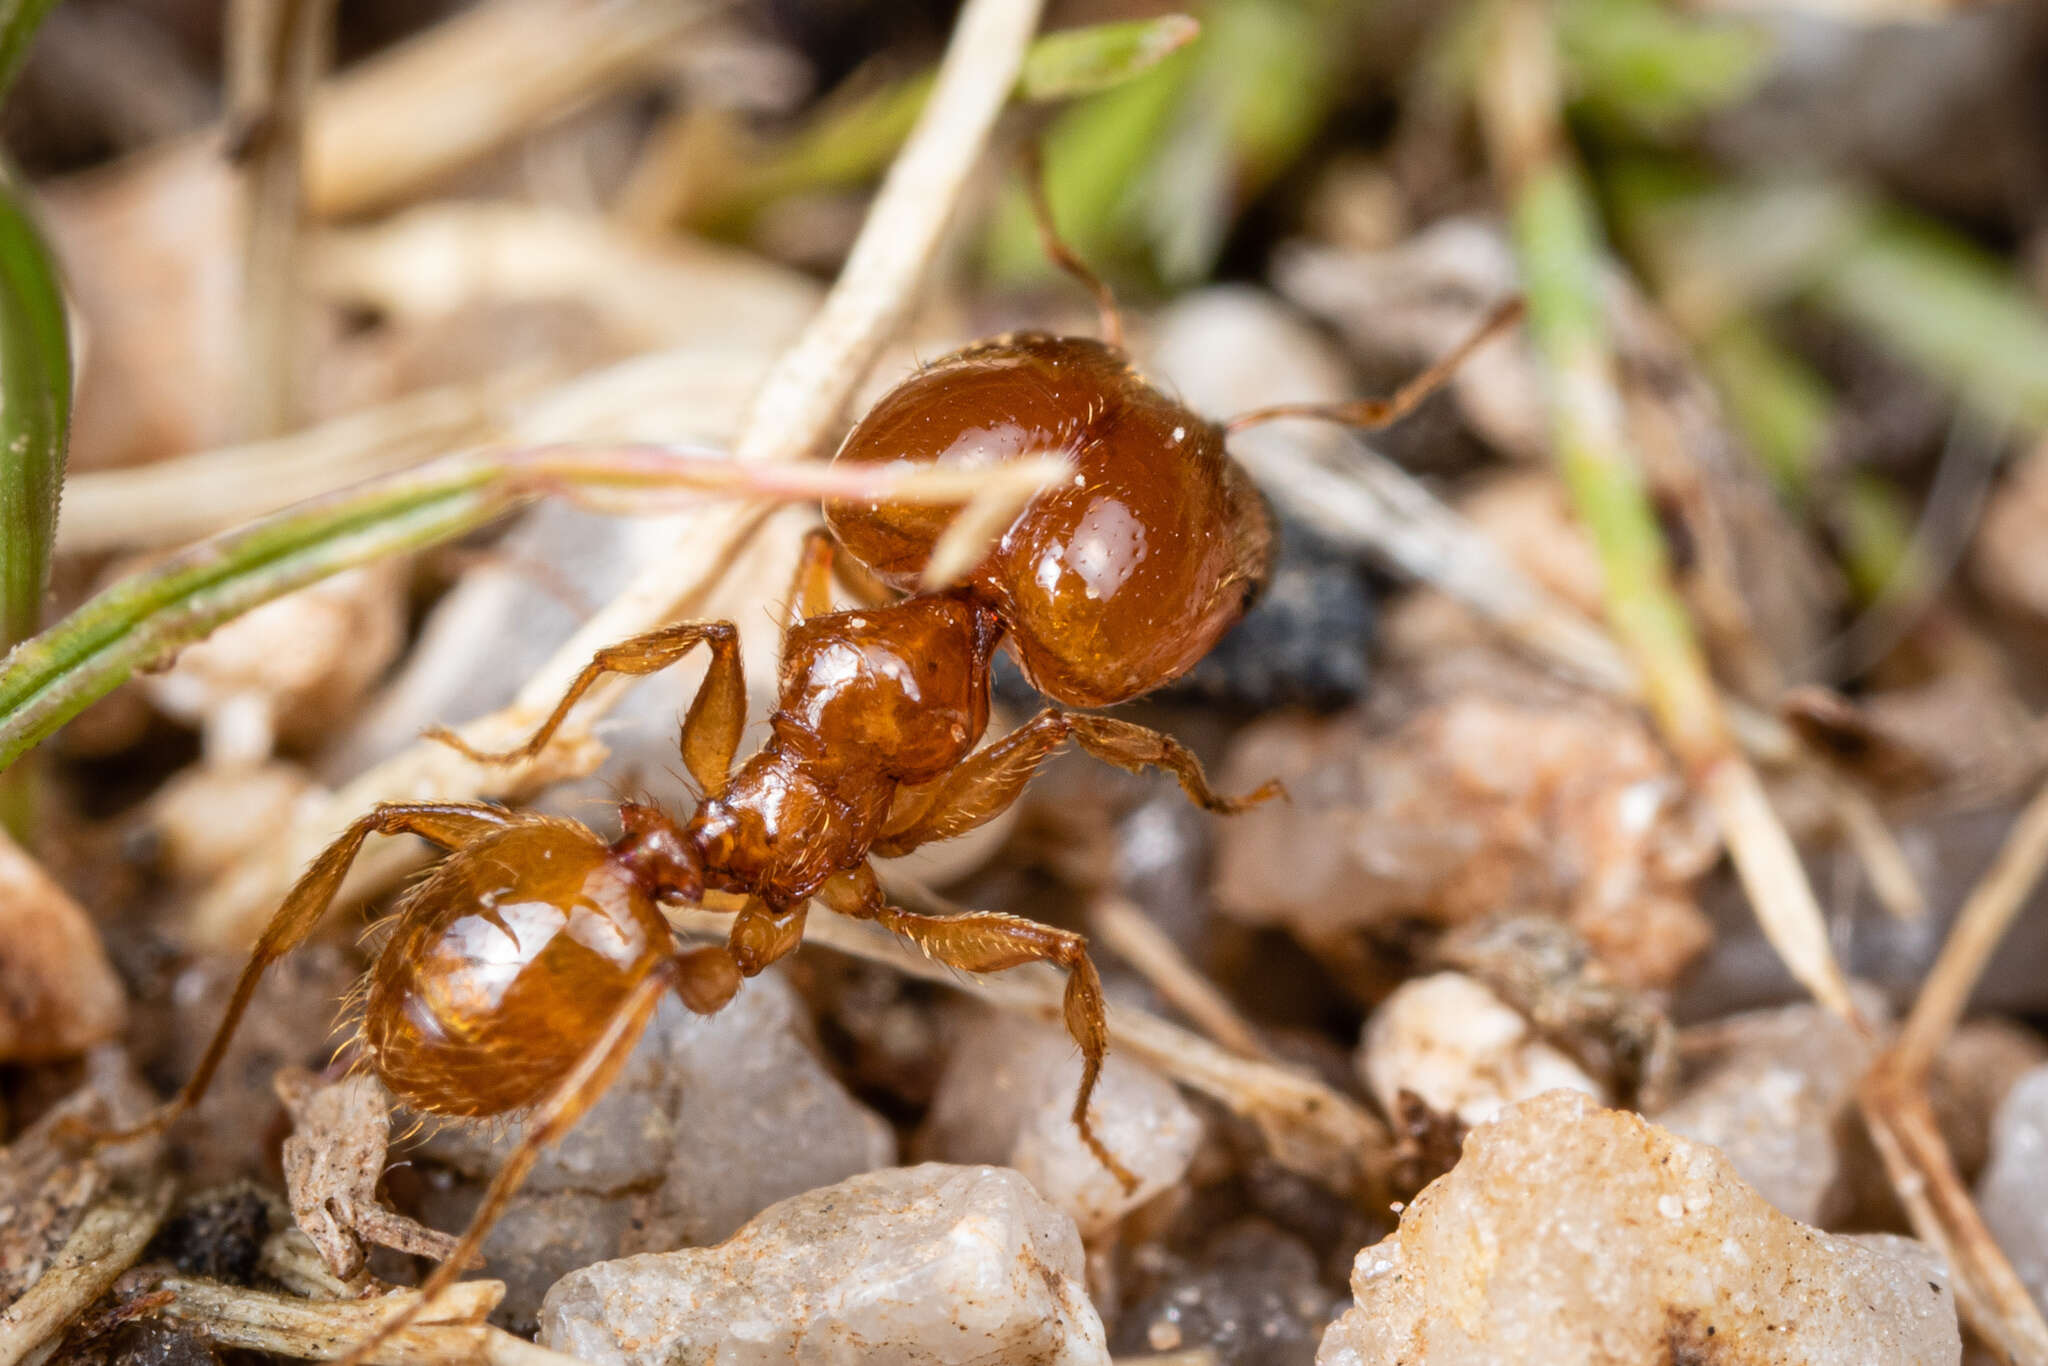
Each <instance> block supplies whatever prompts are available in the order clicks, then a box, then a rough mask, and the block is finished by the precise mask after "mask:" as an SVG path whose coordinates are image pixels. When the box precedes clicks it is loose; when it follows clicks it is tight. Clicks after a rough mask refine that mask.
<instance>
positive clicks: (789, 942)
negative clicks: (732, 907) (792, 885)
mask: <svg viewBox="0 0 2048 1366" xmlns="http://www.w3.org/2000/svg"><path fill="white" fill-rule="evenodd" d="M809 909H810V903H809V902H807V901H799V902H797V903H796V904H795V905H793V906H771V905H769V904H768V903H767V902H765V901H760V900H757V899H749V900H748V902H747V904H746V905H745V906H743V907H742V908H741V909H740V913H739V915H738V916H736V917H735V918H734V920H733V922H732V933H731V935H730V936H729V937H728V938H727V941H726V942H727V946H728V948H729V950H730V951H731V954H732V960H733V962H735V963H737V964H739V969H740V971H741V972H742V973H743V974H745V975H746V976H748V977H753V976H757V975H758V974H759V973H760V972H761V971H762V970H763V969H765V968H766V967H767V966H768V965H769V964H770V963H773V962H774V961H775V960H776V959H778V958H782V957H785V956H787V955H788V954H789V953H790V952H791V951H793V950H794V949H795V948H796V946H797V945H798V944H801V943H802V942H803V940H804V914H805V912H806V911H808V910H809Z"/></svg>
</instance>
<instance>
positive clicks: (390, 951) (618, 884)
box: [362, 819, 671, 1117]
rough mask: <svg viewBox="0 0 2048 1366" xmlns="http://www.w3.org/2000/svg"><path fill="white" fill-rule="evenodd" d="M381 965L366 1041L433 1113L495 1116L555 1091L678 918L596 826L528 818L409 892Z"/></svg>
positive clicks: (379, 1066)
mask: <svg viewBox="0 0 2048 1366" xmlns="http://www.w3.org/2000/svg"><path fill="white" fill-rule="evenodd" d="M397 920H398V924H397V928H396V929H395V930H394V931H393V932H392V937H391V941H390V943H389V944H388V945H387V946H386V948H385V950H384V951H383V952H382V953H380V954H378V956H377V961H376V963H375V964H374V965H373V966H372V968H371V970H370V986H369V993H368V999H367V1000H366V1002H365V1007H364V1014H363V1026H362V1028H363V1041H364V1043H365V1044H366V1045H367V1047H368V1052H369V1059H370V1062H371V1065H372V1066H373V1067H374V1068H375V1069H376V1072H377V1075H378V1076H379V1077H381V1078H382V1079H383V1081H384V1084H385V1085H386V1086H387V1087H389V1088H390V1090H391V1092H392V1093H393V1094H394V1095H395V1096H396V1097H397V1098H398V1099H399V1100H401V1101H403V1102H404V1103H405V1104H406V1105H408V1106H410V1107H411V1108H412V1109H414V1110H416V1111H419V1112H421V1113H424V1114H437V1115H457V1116H475V1117H482V1116H489V1115H502V1114H509V1113H512V1112H515V1111H519V1110H523V1109H526V1108H527V1107H529V1106H532V1105H535V1104H537V1103H538V1102H540V1101H541V1100H543V1099H544V1098H546V1097H547V1096H548V1095H549V1094H550V1093H551V1092H552V1091H553V1090H554V1089H555V1087H556V1086H557V1085H558V1084H559V1083H560V1082H561V1081H562V1079H563V1078H564V1077H566V1076H567V1075H568V1074H569V1072H570V1070H571V1069H572V1068H574V1067H575V1065H576V1063H577V1062H578V1060H579V1059H581V1058H582V1057H583V1056H584V1055H585V1054H586V1053H587V1052H589V1050H590V1048H591V1045H592V1044H594V1043H595V1042H596V1041H597V1039H598V1037H599V1036H600V1035H602V1034H603V1033H604V1031H605V1028H606V1026H607V1025H609V1024H610V1023H611V1021H612V1019H613V1018H614V1017H615V1016H616V1015H617V1014H618V1010H619V1004H620V1002H621V1001H623V1000H624V999H625V998H626V997H627V995H629V994H630V993H631V991H632V989H633V987H634V985H635V984H636V983H637V982H638V981H639V980H640V979H641V978H643V977H645V976H646V975H647V973H648V972H649V971H650V970H651V969H652V968H653V967H654V966H655V964H656V963H658V962H659V961H660V960H661V959H662V958H663V957H665V956H666V955H667V954H668V953H669V952H670V943H671V937H670V933H669V928H668V922H667V921H666V920H664V919H663V918H662V915H661V912H660V911H658V910H657V909H656V908H655V905H654V902H653V901H652V900H651V899H650V898H649V896H648V895H647V892H646V891H645V890H643V887H642V884H641V883H640V882H639V881H638V880H636V878H635V876H634V874H633V872H632V871H631V870H630V869H629V868H627V867H626V866H624V864H622V863H621V861H620V860H619V859H618V858H617V857H615V856H614V854H613V852H612V851H611V850H609V849H608V848H606V846H605V845H604V844H603V843H602V842H601V841H600V840H599V839H598V838H597V836H596V835H594V834H592V833H591V832H590V831H589V830H587V829H585V828H583V827H582V826H580V825H573V824H570V823H568V822H562V821H549V820H540V819H533V820H526V821H521V822H519V823H517V824H514V825H510V826H508V827H507V828H505V829H504V830H502V831H499V832H497V833H494V834H491V835H488V836H486V837H485V838H483V839H482V840H480V841H478V842H477V843H476V844H474V845H471V846H469V847H467V848H465V849H462V850H460V851H458V852H457V853H455V854H454V855H453V856H451V857H450V858H448V859H446V860H445V861H443V862H442V863H441V865H440V866H439V867H438V868H436V869H435V870H434V872H433V874H432V875H431V876H429V877H428V878H427V879H426V880H425V881H424V882H422V883H420V885H419V886H418V887H417V888H416V889H414V891H413V892H412V893H411V894H410V895H409V896H408V897H407V898H406V900H405V903H404V905H403V906H402V907H401V908H400V910H399V912H398V915H397Z"/></svg>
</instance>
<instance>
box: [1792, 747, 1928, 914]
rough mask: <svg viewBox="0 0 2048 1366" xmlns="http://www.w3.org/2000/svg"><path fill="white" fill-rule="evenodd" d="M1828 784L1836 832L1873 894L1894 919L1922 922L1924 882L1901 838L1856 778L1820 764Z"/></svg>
mask: <svg viewBox="0 0 2048 1366" xmlns="http://www.w3.org/2000/svg"><path fill="white" fill-rule="evenodd" d="M1815 769H1816V771H1817V772H1818V773H1819V775H1820V778H1821V781H1822V783H1823V784H1824V785H1825V791H1826V793H1827V798H1828V804H1829V807H1830V809H1831V810H1832V812H1833V814H1834V818H1835V826H1836V829H1837V830H1839V831H1840V832H1841V836H1842V838H1843V839H1844V840H1846V841H1847V842H1848V845H1849V848H1850V849H1851V851H1852V852H1854V854H1855V856H1856V860H1857V862H1858V863H1860V864H1862V865H1863V871H1864V874H1865V875H1866V876H1867V877H1868V878H1869V879H1870V890H1871V894H1872V895H1874V896H1875V897H1876V898H1877V902H1878V904H1879V905H1880V906H1882V907H1884V909H1885V911H1886V913H1887V914H1889V915H1890V916H1891V917H1892V918H1893V919H1894V920H1918V919H1920V918H1921V917H1923V916H1925V915H1926V914H1927V896H1926V893H1924V892H1923V891H1922V890H1921V889H1920V879H1919V877H1918V875H1917V874H1915V873H1914V872H1913V865H1912V864H1911V863H1910V862H1908V861H1907V859H1906V851H1905V850H1904V849H1902V848H1900V847H1899V841H1898V837H1897V836H1896V835H1894V834H1893V833H1892V828H1891V827H1890V826H1889V825H1886V824H1885V821H1884V816H1883V814H1882V813H1880V812H1879V811H1878V809H1877V803H1876V802H1875V801H1873V800H1872V799H1871V796H1870V794H1869V793H1868V792H1866V791H1864V790H1863V789H1862V788H1861V787H1860V786H1858V785H1857V784H1856V783H1855V782H1854V781H1853V780H1852V779H1849V778H1847V777H1844V776H1843V775H1841V774H1838V773H1833V772H1830V771H1828V770H1827V769H1826V768H1825V767H1824V766H1822V765H1820V764H1818V763H1816V764H1815Z"/></svg>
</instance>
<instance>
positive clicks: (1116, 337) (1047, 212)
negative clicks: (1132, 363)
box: [1024, 137, 1124, 351]
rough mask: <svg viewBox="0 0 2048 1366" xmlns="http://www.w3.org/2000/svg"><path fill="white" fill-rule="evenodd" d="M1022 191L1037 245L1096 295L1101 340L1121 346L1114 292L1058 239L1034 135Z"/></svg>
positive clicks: (1120, 319) (1121, 325) (1121, 329)
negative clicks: (1100, 325)
mask: <svg viewBox="0 0 2048 1366" xmlns="http://www.w3.org/2000/svg"><path fill="white" fill-rule="evenodd" d="M1024 192H1025V194H1026V195H1028V196H1029V197H1030V199H1031V219H1032V221H1033V222H1034V223H1036V224H1037V225H1038V241H1039V245H1040V246H1042V247H1043V248H1044V249H1045V254H1046V257H1047V259H1048V260H1050V261H1051V262H1052V263H1053V264H1054V265H1056V266H1058V267H1059V268H1060V269H1061V270H1064V271H1065V272H1066V273H1067V274H1069V275H1071V276H1073V277H1074V278H1075V279H1076V280H1079V281H1080V282H1081V285H1082V288H1084V289H1086V290H1087V291H1088V292H1089V293H1090V294H1093V295H1094V296H1095V311H1096V313H1097V314H1098V315H1100V317H1101V319H1102V340H1103V341H1104V342H1105V343H1106V344H1108V345H1109V346H1111V347H1113V348H1115V349H1116V350H1118V351H1121V350H1123V348H1124V320H1123V317H1122V315H1121V314H1119V313H1118V312H1117V309H1116V295H1115V294H1113V293H1111V292H1110V288H1109V286H1108V285H1107V284H1105V283H1104V282H1103V279H1102V277H1101V276H1099V275H1097V274H1096V273H1095V272H1094V271H1092V270H1090V269H1088V263H1087V262H1086V261H1083V260H1082V259H1081V258H1080V257H1079V256H1076V255H1075V254H1074V249H1073V248H1072V247H1070V246H1068V245H1067V244H1066V243H1065V242H1064V241H1062V240H1061V238H1060V230H1059V229H1058V228H1056V227H1054V226H1053V221H1052V204H1051V203H1050V202H1049V201H1048V200H1047V199H1046V197H1045V156H1044V154H1043V152H1042V150H1041V149H1040V147H1039V145H1038V139H1037V138H1035V137H1034V138H1027V139H1025V142H1024Z"/></svg>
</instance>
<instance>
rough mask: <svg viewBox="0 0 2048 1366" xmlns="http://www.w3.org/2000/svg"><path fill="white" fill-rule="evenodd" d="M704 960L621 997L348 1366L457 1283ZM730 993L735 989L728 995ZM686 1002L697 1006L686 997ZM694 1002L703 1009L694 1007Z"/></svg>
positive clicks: (688, 961) (676, 966)
mask: <svg viewBox="0 0 2048 1366" xmlns="http://www.w3.org/2000/svg"><path fill="white" fill-rule="evenodd" d="M720 952H722V950H721V951H720ZM702 961H703V960H702V959H701V958H699V956H698V954H697V952H695V951H691V952H685V953H679V954H674V955H671V956H670V957H668V958H665V959H663V960H662V961H661V962H660V963H659V964H657V965H656V966H655V968H654V969H653V970H652V971H651V972H649V973H648V974H647V975H646V976H645V977H643V978H641V979H640V981H639V982H638V983H637V984H636V985H635V986H634V987H633V989H632V991H631V992H629V993H628V994H627V996H626V997H625V999H624V1000H622V1001H620V1002H619V1004H618V1007H617V1009H616V1010H614V1011H613V1013H612V1018H611V1020H610V1022H609V1023H607V1024H606V1025H605V1029H604V1033H603V1034H601V1035H599V1036H598V1038H597V1041H596V1042H595V1043H593V1044H591V1046H590V1047H589V1049H588V1050H587V1051H585V1053H584V1054H583V1056H582V1057H581V1058H579V1059H578V1060H577V1062H576V1066H575V1067H574V1068H573V1069H571V1070H570V1072H569V1075H568V1076H566V1077H564V1078H563V1079H562V1081H561V1083H560V1085H558V1086H556V1087H555V1090H554V1092H553V1094H551V1095H550V1096H548V1098H547V1099H546V1100H544V1101H542V1102H541V1103H540V1105H539V1107H538V1108H536V1109H535V1110H534V1111H533V1112H532V1113H531V1114H530V1115H529V1116H528V1117H527V1123H526V1132H525V1134H524V1135H523V1136H522V1137H521V1138H520V1140H519V1146H518V1147H516V1148H514V1149H513V1150H512V1153H511V1155H510V1156H509V1157H507V1158H506V1159H505V1165H504V1166H502V1167H500V1168H499V1169H498V1174H497V1175H496V1176H495V1177H493V1178H491V1184H490V1187H489V1188H488V1189H487V1190H486V1191H485V1192H484V1198H483V1203H481V1204H480V1205H478V1206H477V1210H476V1213H475V1214H474V1215H473V1216H471V1218H470V1221H469V1227H468V1228H466V1229H464V1230H463V1231H462V1237H461V1239H460V1240H459V1241H458V1242H457V1243H456V1244H455V1250H454V1251H453V1252H452V1253H450V1254H449V1256H448V1258H447V1260H445V1261H443V1262H442V1263H441V1264H440V1265H439V1266H437V1267H435V1268H434V1270H433V1272H432V1273H431V1274H430V1275H428V1277H427V1279H426V1281H425V1282H424V1283H423V1284H422V1285H421V1286H420V1288H419V1291H418V1294H417V1295H416V1296H415V1297H414V1298H413V1299H412V1300H411V1301H410V1302H409V1303H408V1304H407V1305H406V1306H405V1307H404V1308H403V1309H400V1310H398V1311H397V1312H396V1313H394V1314H392V1315H391V1316H390V1317H389V1318H387V1319H385V1320H384V1321H383V1322H382V1323H380V1324H378V1325H377V1330H376V1331H375V1332H374V1333H372V1334H370V1336H369V1337H367V1338H364V1339H363V1340H362V1341H361V1342H359V1343H357V1344H356V1345H355V1348H354V1349H353V1350H352V1351H350V1352H349V1354H348V1355H347V1356H346V1357H343V1358H342V1362H343V1366H362V1363H363V1362H366V1361H367V1360H369V1358H370V1356H371V1354H372V1353H374V1352H375V1351H376V1350H377V1349H378V1348H379V1347H381V1346H383V1345H384V1344H385V1343H386V1342H388V1341H390V1339H391V1338H392V1336H393V1335H395V1334H397V1333H400V1332H403V1331H404V1330H405V1328H406V1327H407V1325H409V1324H411V1323H412V1322H413V1321H414V1320H416V1319H417V1318H418V1317H419V1316H420V1313H421V1311H423V1310H424V1309H425V1308H426V1307H427V1306H428V1305H429V1304H431V1303H432V1302H433V1301H434V1299H435V1297H436V1296H438V1295H439V1294H440V1293H441V1292H442V1291H444V1290H446V1289H447V1288H448V1287H449V1286H451V1285H453V1284H454V1283H455V1280H456V1278H457V1277H459V1276H460V1275H461V1274H462V1272H463V1269H464V1268H465V1267H467V1266H469V1265H470V1264H471V1263H472V1262H474V1261H476V1260H477V1259H478V1258H479V1257H480V1255H481V1254H482V1251H483V1245H484V1239H485V1238H486V1237H488V1236H489V1235H490V1232H491V1229H492V1228H493V1227H494V1226H496V1224H497V1222H498V1220H499V1218H501V1217H502V1216H503V1215H504V1213H505V1208H506V1206H508V1205H510V1204H511V1203H512V1197H513V1196H514V1195H516V1194H518V1193H519V1187H520V1186H521V1185H523V1184H524V1183H525V1181H526V1176H527V1173H528V1172H530V1171H532V1170H533V1164H534V1162H535V1161H536V1160H537V1159H538V1158H539V1157H540V1154H541V1150H542V1149H543V1148H546V1147H547V1146H549V1145H550V1144H552V1143H555V1142H557V1141H558V1140H559V1139H560V1138H561V1137H562V1135H564V1134H566V1133H568V1132H569V1130H571V1129H573V1128H574V1127H576V1121H578V1120H580V1119H582V1118H583V1116H584V1115H585V1114H586V1113H588V1112H589V1110H590V1107H591V1106H592V1105H594V1104H596V1103H597V1099H598V1097H599V1096H602V1095H603V1094H604V1092H605V1088H607V1087H609V1086H610V1085H611V1084H612V1081H613V1080H614V1079H615V1078H616V1077H617V1076H618V1074H619V1069H620V1068H622V1067H624V1066H625V1064H626V1057H627V1055H628V1054H630V1053H631V1052H632V1051H633V1045H634V1044H635V1043H638V1042H639V1040H640V1036H641V1035H642V1034H643V1033H645V1032H646V1030H647V1024H648V1021H650V1020H652V1019H653V1018H654V1012H655V1009H656V1007H658V1006H659V1005H660V1004H661V998H662V997H663V996H664V995H666V994H667V993H668V992H669V990H671V989H675V990H677V991H679V992H686V991H687V990H688V989H689V985H690V983H691V981H692V977H693V974H695V973H696V972H697V970H698V966H699V965H701V963H702ZM730 995H731V993H730V992H728V993H727V996H728V998H729V997H730ZM684 1001H685V1004H690V1000H689V997H688V996H687V995H685V997H684ZM721 1004H722V1003H721ZM691 1008H692V1009H695V1008H696V1007H695V1006H694V1005H692V1006H691Z"/></svg>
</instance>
